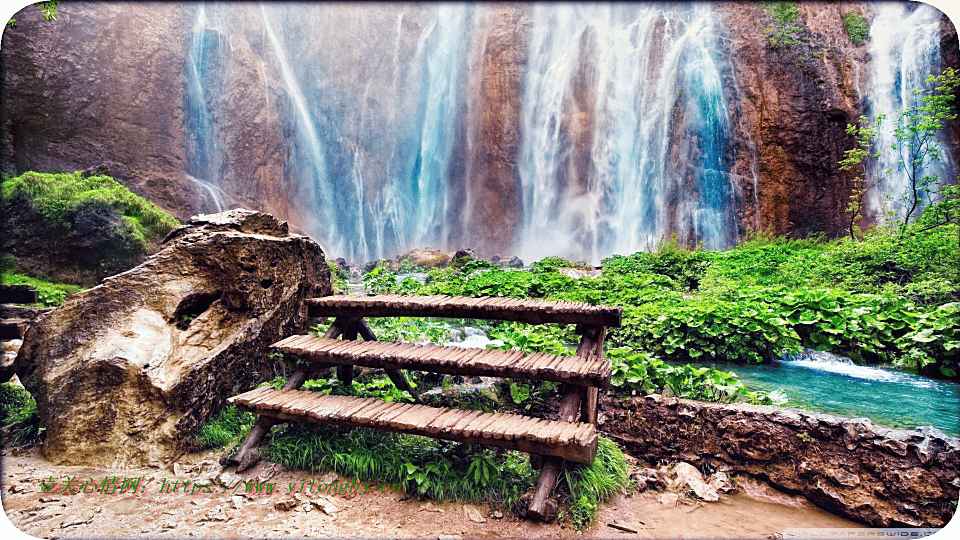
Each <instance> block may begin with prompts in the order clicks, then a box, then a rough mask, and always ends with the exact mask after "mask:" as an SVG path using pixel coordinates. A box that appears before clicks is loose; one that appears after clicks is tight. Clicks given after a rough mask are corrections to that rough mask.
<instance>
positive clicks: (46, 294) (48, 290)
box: [0, 268, 83, 307]
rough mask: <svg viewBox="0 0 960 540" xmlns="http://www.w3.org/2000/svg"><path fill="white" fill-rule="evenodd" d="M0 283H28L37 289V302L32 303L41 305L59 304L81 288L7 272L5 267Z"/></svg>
mask: <svg viewBox="0 0 960 540" xmlns="http://www.w3.org/2000/svg"><path fill="white" fill-rule="evenodd" d="M0 283H2V284H3V285H30V286H31V287H33V288H34V289H36V290H37V303H36V304H32V305H35V306H41V307H56V306H59V305H60V304H62V303H63V301H64V300H66V298H67V295H68V294H71V293H75V292H77V291H82V290H83V287H81V286H79V285H71V284H69V283H54V282H52V281H47V280H45V279H41V278H36V277H31V276H28V275H25V274H19V273H14V272H8V271H7V269H6V268H4V269H3V272H2V274H0Z"/></svg>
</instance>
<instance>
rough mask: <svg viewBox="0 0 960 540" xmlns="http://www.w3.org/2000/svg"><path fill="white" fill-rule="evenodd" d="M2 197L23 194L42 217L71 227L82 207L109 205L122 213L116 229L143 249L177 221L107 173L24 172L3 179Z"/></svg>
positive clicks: (13, 197)
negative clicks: (14, 176)
mask: <svg viewBox="0 0 960 540" xmlns="http://www.w3.org/2000/svg"><path fill="white" fill-rule="evenodd" d="M2 193H3V200H4V201H5V202H6V201H12V200H13V199H15V198H17V197H22V198H23V199H24V200H25V201H27V202H28V203H29V204H30V205H31V206H32V207H33V209H34V210H35V211H36V212H37V213H39V214H40V215H42V216H44V217H45V218H47V219H49V220H51V221H54V222H56V223H59V224H60V225H62V226H63V227H65V228H67V229H70V228H72V227H73V224H74V220H75V219H76V216H77V215H78V214H79V213H81V212H82V211H83V210H84V209H88V208H103V207H109V208H111V209H113V210H115V211H116V212H117V213H118V214H119V215H120V217H121V220H122V224H121V225H119V226H118V228H119V230H118V231H117V232H118V233H119V234H120V235H121V236H126V237H128V238H131V239H133V240H135V241H136V242H137V243H139V244H140V245H141V246H142V247H143V249H144V250H146V249H147V248H148V245H149V244H150V243H153V242H157V241H159V240H162V239H163V237H164V236H165V235H166V234H167V233H168V232H170V231H171V230H172V229H173V228H174V227H176V226H178V225H179V224H180V223H179V222H178V221H177V220H176V219H175V218H174V217H173V216H171V215H170V214H168V213H166V212H164V211H163V210H161V209H160V208H158V207H157V205H155V204H153V203H151V202H150V201H147V200H146V199H144V198H143V197H140V196H138V195H135V194H134V193H133V192H132V191H130V190H129V189H127V187H126V186H124V185H123V184H121V183H120V182H118V181H116V180H114V179H113V178H111V177H109V176H100V175H96V176H85V175H83V174H82V173H80V172H79V171H78V172H74V173H59V174H58V173H38V172H33V171H30V172H26V173H23V174H22V175H20V176H18V177H16V178H10V179H5V180H4V181H3V191H2Z"/></svg>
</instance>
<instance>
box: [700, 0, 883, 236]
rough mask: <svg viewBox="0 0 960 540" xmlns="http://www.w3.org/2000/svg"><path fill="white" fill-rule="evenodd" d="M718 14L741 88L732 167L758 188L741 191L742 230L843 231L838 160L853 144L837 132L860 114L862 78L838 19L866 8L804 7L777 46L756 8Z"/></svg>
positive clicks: (733, 7) (729, 8)
mask: <svg viewBox="0 0 960 540" xmlns="http://www.w3.org/2000/svg"><path fill="white" fill-rule="evenodd" d="M718 9H719V11H720V12H721V13H722V15H723V18H724V25H723V26H724V27H725V28H727V29H728V32H729V37H730V39H731V45H730V46H731V49H732V50H731V53H732V54H731V56H730V58H731V62H732V64H733V68H734V72H735V79H736V80H735V84H736V85H737V87H738V89H739V93H737V94H734V95H733V102H734V103H735V108H736V118H737V124H738V126H737V129H735V130H734V138H735V141H736V146H737V148H738V152H737V156H736V165H735V168H736V169H738V170H740V171H742V178H744V179H755V182H756V183H755V184H754V183H753V182H744V183H743V184H742V185H741V187H742V189H743V193H744V196H743V214H742V218H741V219H742V222H743V225H744V228H747V229H754V230H757V229H759V230H770V231H772V232H774V233H776V234H790V235H798V236H807V235H810V234H814V233H818V232H822V233H825V234H826V235H828V236H840V235H843V234H844V232H845V222H844V215H845V212H844V209H845V208H846V206H847V202H848V197H849V193H850V186H849V178H848V177H847V175H845V174H843V173H841V171H840V170H839V168H838V166H837V162H838V161H840V160H841V159H842V158H843V151H844V150H845V149H847V148H850V147H851V145H852V143H853V140H852V138H851V137H850V136H848V135H847V134H846V133H845V131H844V130H845V128H846V126H847V124H848V123H854V122H856V119H857V118H858V117H859V116H860V114H862V113H863V108H864V103H863V92H864V91H865V90H866V87H867V84H868V82H867V80H866V76H867V72H866V67H865V66H866V62H867V52H866V45H865V44H861V45H854V44H853V43H852V42H851V41H850V39H849V38H848V37H847V33H846V31H844V29H843V26H842V22H841V21H842V16H843V13H845V12H847V11H850V10H854V11H859V12H861V13H864V12H865V11H866V9H865V7H864V5H863V4H859V3H848V2H846V3H845V2H840V3H820V2H804V3H802V4H801V12H800V17H799V23H798V25H797V26H798V27H799V31H798V32H796V33H795V34H794V36H795V39H796V41H798V42H797V43H790V44H783V45H781V46H780V47H776V48H775V47H773V46H771V44H770V41H769V39H768V36H770V35H772V34H774V33H775V30H777V29H778V28H779V27H778V26H777V23H776V22H775V21H774V19H773V18H772V17H771V16H770V15H769V14H768V13H767V12H766V10H765V9H764V7H763V6H762V5H761V4H759V3H750V2H736V3H733V2H730V3H721V4H718ZM864 14H865V15H867V16H869V13H864Z"/></svg>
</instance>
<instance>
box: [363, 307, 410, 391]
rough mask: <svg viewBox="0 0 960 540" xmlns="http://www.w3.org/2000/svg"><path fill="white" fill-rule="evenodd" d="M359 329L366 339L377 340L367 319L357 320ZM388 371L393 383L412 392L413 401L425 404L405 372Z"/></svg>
mask: <svg viewBox="0 0 960 540" xmlns="http://www.w3.org/2000/svg"><path fill="white" fill-rule="evenodd" d="M357 331H358V332H360V337H362V338H363V340H364V341H377V335H376V334H374V333H373V330H372V329H371V328H370V325H369V324H367V320H366V319H360V320H359V321H358V322H357ZM384 371H386V372H387V377H390V380H391V381H393V385H394V386H396V387H397V388H399V389H400V390H401V391H403V392H406V393H408V394H410V396H411V397H412V398H413V401H415V402H416V403H418V404H420V405H423V400H422V399H420V396H419V395H417V392H416V391H414V389H413V387H412V386H410V383H409V382H408V381H407V377H406V375H404V374H403V372H402V371H400V370H399V369H385V370H384Z"/></svg>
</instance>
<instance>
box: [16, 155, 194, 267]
mask: <svg viewBox="0 0 960 540" xmlns="http://www.w3.org/2000/svg"><path fill="white" fill-rule="evenodd" d="M0 208H2V214H3V217H2V218H0V219H2V222H3V223H2V225H3V230H4V231H5V233H6V234H5V235H4V238H3V240H2V241H0V249H2V251H3V253H5V254H8V257H7V258H9V259H11V262H12V263H13V266H14V267H15V268H17V269H19V270H22V271H23V272H24V273H27V274H32V275H39V276H47V277H49V278H52V279H53V280H55V281H61V282H67V283H76V284H80V285H95V284H96V283H98V282H99V281H100V280H101V279H103V278H104V277H106V276H109V275H112V274H116V273H118V272H122V271H124V270H127V269H129V268H132V267H134V266H136V265H137V264H140V263H141V262H143V260H144V258H145V257H146V256H147V255H148V254H149V253H152V252H153V251H156V248H157V247H158V246H159V244H160V242H161V241H162V240H163V237H164V236H165V235H166V234H167V233H168V232H170V230H172V229H173V228H174V227H176V226H178V225H179V222H177V220H176V219H174V218H173V216H171V215H170V214H168V213H166V212H164V211H163V210H161V209H160V208H158V207H157V206H156V205H154V204H153V203H151V202H149V201H147V200H146V199H144V198H142V197H139V196H137V195H135V194H134V193H133V192H131V191H130V190H129V189H127V188H126V187H124V186H123V185H122V184H121V183H120V182H118V181H116V180H114V179H113V178H111V177H109V176H103V175H85V174H83V173H80V172H75V173H70V174H48V173H38V172H26V173H24V174H22V175H20V176H18V177H16V178H11V179H7V180H4V182H3V189H2V202H0Z"/></svg>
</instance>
